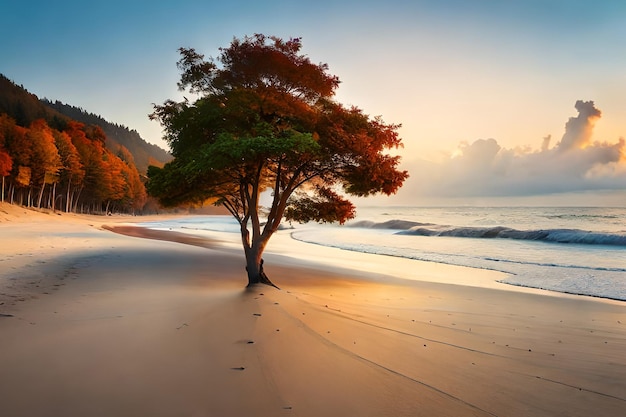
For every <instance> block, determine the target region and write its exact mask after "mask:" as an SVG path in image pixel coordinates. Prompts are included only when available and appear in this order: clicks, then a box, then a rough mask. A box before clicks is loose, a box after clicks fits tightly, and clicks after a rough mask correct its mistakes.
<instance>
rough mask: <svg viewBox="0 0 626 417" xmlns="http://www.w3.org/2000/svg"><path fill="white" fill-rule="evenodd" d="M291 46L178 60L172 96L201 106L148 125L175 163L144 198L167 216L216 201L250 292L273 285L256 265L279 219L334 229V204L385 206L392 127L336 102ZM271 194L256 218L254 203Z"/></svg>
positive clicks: (255, 45)
mask: <svg viewBox="0 0 626 417" xmlns="http://www.w3.org/2000/svg"><path fill="white" fill-rule="evenodd" d="M301 47H302V44H301V40H300V39H299V38H295V39H289V40H287V41H285V40H283V39H280V38H277V37H267V36H264V35H254V36H252V37H245V38H244V39H242V40H240V39H234V40H233V41H232V43H231V44H230V46H229V47H227V48H221V49H220V55H219V57H218V58H215V59H214V58H210V59H209V60H205V59H204V56H203V55H201V54H199V53H198V52H196V51H195V50H194V49H187V48H180V49H179V52H180V54H181V59H180V60H179V61H178V67H179V69H180V70H181V72H182V76H181V80H180V82H179V84H178V86H179V88H180V89H181V90H186V89H188V90H189V91H190V93H192V94H195V95H196V97H198V98H197V99H196V100H195V101H194V102H189V101H187V100H185V101H183V102H175V101H172V100H169V101H166V102H165V103H164V104H163V105H156V106H155V108H154V113H153V114H152V115H151V117H152V118H154V119H158V120H159V121H160V122H161V123H162V125H163V126H164V128H165V132H166V140H167V141H168V142H169V144H170V147H171V149H172V152H173V155H174V156H175V159H174V160H173V161H172V162H170V163H168V164H166V165H165V166H164V167H163V168H162V169H161V168H156V167H150V169H149V171H148V176H149V181H148V191H149V193H150V194H152V195H154V196H156V197H157V198H159V200H160V201H161V203H163V204H165V205H176V204H179V203H184V202H200V201H204V200H206V199H207V198H211V197H213V198H217V204H219V205H222V206H224V207H225V208H226V209H227V210H228V211H229V212H230V213H231V214H232V215H233V216H234V218H235V219H236V220H237V221H238V222H239V225H240V230H241V239H242V243H243V247H244V252H245V256H246V269H247V271H248V285H252V284H255V283H265V284H270V285H273V284H272V283H271V281H270V280H269V278H267V276H266V275H265V273H264V271H263V262H262V254H263V251H264V249H265V247H266V245H267V243H268V241H269V239H270V237H271V236H272V235H273V234H274V233H275V232H276V231H277V230H278V227H279V225H280V223H281V221H282V219H283V217H285V216H286V218H287V219H291V220H296V221H302V222H305V221H313V220H314V221H322V222H335V221H336V222H340V223H343V222H345V221H346V220H348V219H350V218H353V217H354V215H355V209H354V206H353V205H352V203H351V202H350V201H348V200H347V199H346V198H344V197H343V196H342V195H341V191H340V189H339V188H342V189H343V191H344V192H345V193H346V194H352V195H357V196H367V195H371V194H375V193H379V192H381V193H384V194H387V195H389V194H392V193H394V192H396V190H397V189H398V188H399V187H400V186H401V185H402V183H403V182H404V180H405V179H406V178H407V176H408V174H407V172H406V171H400V170H398V169H397V165H398V163H399V157H398V156H390V155H389V154H387V153H386V150H388V149H390V148H394V147H398V146H401V140H400V138H399V137H398V133H397V129H398V127H399V125H393V124H386V123H384V122H383V121H382V119H381V118H378V117H377V118H373V119H372V118H370V117H369V116H367V115H366V114H364V113H363V112H362V111H361V110H359V109H358V108H355V107H352V108H345V107H344V106H342V105H341V104H339V103H337V102H335V101H333V96H334V93H335V90H336V89H337V87H338V86H339V79H338V78H337V77H335V76H333V75H330V74H328V66H327V65H326V64H314V63H312V62H311V61H310V59H309V58H308V57H307V56H305V55H303V54H301V52H300V49H301ZM264 191H268V192H269V191H271V200H272V201H271V206H270V207H269V209H268V211H267V215H266V218H262V217H261V212H260V210H259V201H260V197H261V194H262V193H263V192H264Z"/></svg>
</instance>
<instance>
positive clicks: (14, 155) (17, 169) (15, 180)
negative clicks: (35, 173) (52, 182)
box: [0, 114, 33, 204]
mask: <svg viewBox="0 0 626 417" xmlns="http://www.w3.org/2000/svg"><path fill="white" fill-rule="evenodd" d="M0 131H2V134H3V136H4V148H5V150H6V151H7V153H8V154H9V155H10V156H11V159H12V160H13V169H12V171H11V173H10V179H11V180H10V182H9V183H10V186H9V195H10V201H11V202H13V201H14V198H15V197H16V196H15V194H16V190H17V194H18V195H17V199H18V201H19V202H20V204H23V203H24V199H25V193H24V192H22V191H24V190H27V189H30V183H31V169H30V160H31V156H32V153H33V150H32V147H31V146H30V143H29V141H28V138H27V137H26V133H27V131H28V130H27V129H26V128H24V127H21V126H18V125H17V124H16V123H15V120H13V118H11V117H9V116H8V115H6V114H0Z"/></svg>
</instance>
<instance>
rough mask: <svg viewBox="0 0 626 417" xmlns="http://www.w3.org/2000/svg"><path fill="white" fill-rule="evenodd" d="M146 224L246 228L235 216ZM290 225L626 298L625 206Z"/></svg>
mask: <svg viewBox="0 0 626 417" xmlns="http://www.w3.org/2000/svg"><path fill="white" fill-rule="evenodd" d="M146 225H147V226H148V227H155V228H172V229H184V231H186V232H188V233H190V232H196V233H199V232H206V231H211V230H213V231H219V232H232V233H238V232H239V226H238V224H237V223H236V221H235V220H234V219H233V218H232V217H230V216H192V217H188V218H181V219H177V220H173V221H169V222H159V223H152V224H146ZM285 226H287V227H290V226H292V227H293V229H287V230H283V231H281V233H289V234H290V236H291V238H292V239H296V240H298V241H301V242H306V243H311V244H316V245H323V246H330V247H336V248H341V249H345V250H351V251H357V252H365V253H371V254H376V255H380V256H385V257H389V256H393V257H402V258H408V259H416V260H422V261H429V262H440V263H445V264H451V265H459V266H466V267H471V268H480V269H489V270H495V271H501V272H505V273H506V274H507V275H505V278H504V279H503V280H502V281H501V282H503V283H506V284H510V285H518V286H524V287H531V288H541V289H546V290H551V291H557V292H563V293H570V294H580V295H587V296H593V297H602V298H609V299H615V300H622V301H626V208H597V207H364V208H360V209H359V210H358V215H357V218H356V219H354V220H352V221H350V222H347V223H346V224H345V225H342V226H340V225H328V224H324V225H319V224H315V223H308V224H304V225H301V224H293V225H290V224H289V223H285ZM270 245H271V242H270ZM388 259H389V258H385V260H383V259H382V258H381V262H384V261H386V260H388Z"/></svg>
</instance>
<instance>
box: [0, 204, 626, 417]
mask: <svg viewBox="0 0 626 417" xmlns="http://www.w3.org/2000/svg"><path fill="white" fill-rule="evenodd" d="M147 220H149V219H148V218H141V217H137V218H132V217H121V216H101V217H99V216H86V215H84V216H83V215H74V214H65V213H63V214H59V213H44V212H36V211H32V210H29V209H26V208H21V207H15V206H10V205H7V204H0V236H1V239H0V248H1V249H0V415H2V416H7V417H41V416H81V417H92V416H93V417H95V416H103V417H104V416H107V417H110V416H116V417H125V416H128V417H130V416H133V417H136V416H151V417H159V416H163V417H166V416H167V417H169V416H190V417H201V416H268V417H269V416H282V415H285V416H304V417H306V416H316V417H318V416H396V417H397V416H455V417H459V416H499V417H504V416H616V417H617V416H623V415H624V413H625V410H626V394H625V393H626V354H625V353H624V352H626V303H620V302H616V301H606V300H601V299H593V298H589V297H579V296H561V295H558V294H554V293H546V292H541V291H523V290H520V289H518V288H515V287H509V286H506V285H503V284H498V283H496V282H495V281H496V280H497V279H498V278H500V277H501V274H500V273H497V272H494V271H480V270H476V269H468V268H461V267H454V266H447V265H440V264H434V263H428V264H427V263H424V262H418V261H409V260H405V261H398V263H397V266H396V267H397V268H398V271H401V270H406V269H407V268H410V269H412V270H413V271H414V274H417V275H418V276H419V277H422V279H412V280H407V279H400V278H399V274H400V272H397V273H396V271H394V269H393V268H387V269H386V271H380V270H377V269H376V268H374V267H372V268H366V269H367V270H368V271H369V272H364V271H363V269H359V268H357V267H356V266H357V265H361V266H363V265H375V264H376V262H377V259H379V258H377V257H376V255H368V254H357V253H347V252H345V251H341V250H339V249H331V248H328V249H326V250H328V254H327V255H326V256H328V257H336V258H339V259H344V260H345V262H344V264H343V265H344V266H343V267H336V266H332V267H331V266H329V264H328V262H324V259H315V257H312V256H310V255H307V252H306V247H305V246H298V248H297V249H298V250H300V251H301V253H302V255H301V256H297V257H295V256H293V255H292V254H291V253H290V254H289V255H286V254H285V251H282V250H281V249H282V248H284V247H286V246H287V245H292V244H291V243H289V241H288V236H286V235H285V236H280V237H278V239H277V240H276V242H274V241H271V242H270V244H269V246H268V250H267V253H266V256H265V259H266V265H267V272H268V274H269V275H270V277H271V278H272V280H273V281H274V282H275V283H276V284H278V285H279V286H280V287H281V290H277V289H274V288H271V287H267V286H261V287H255V288H251V289H246V288H245V284H246V282H247V281H246V277H245V272H244V268H243V265H244V261H243V253H242V251H241V250H240V249H238V244H237V242H236V241H234V242H233V241H225V240H224V237H223V236H221V235H216V236H215V239H201V238H198V237H192V236H188V235H184V234H181V233H171V232H167V231H162V232H159V231H150V230H147V229H143V228H137V227H135V226H133V223H134V222H138V221H147ZM301 245H306V244H301ZM477 282H478V283H479V284H472V283H477Z"/></svg>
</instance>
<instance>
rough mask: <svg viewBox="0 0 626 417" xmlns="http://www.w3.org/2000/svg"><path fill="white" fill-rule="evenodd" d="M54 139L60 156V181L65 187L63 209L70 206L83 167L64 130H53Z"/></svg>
mask: <svg viewBox="0 0 626 417" xmlns="http://www.w3.org/2000/svg"><path fill="white" fill-rule="evenodd" d="M54 140H55V144H56V147H57V149H58V151H59V156H60V157H61V165H62V168H61V170H60V172H59V175H60V179H61V180H60V182H61V184H62V185H63V186H64V187H65V193H64V195H65V211H66V212H68V211H70V210H71V208H72V201H73V200H74V197H75V195H76V193H77V192H78V191H79V190H80V188H81V186H82V183H83V180H84V178H85V169H84V167H83V164H82V162H81V161H80V154H79V153H78V149H76V146H74V144H73V143H72V139H71V138H70V136H69V135H68V134H67V133H66V132H54Z"/></svg>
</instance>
